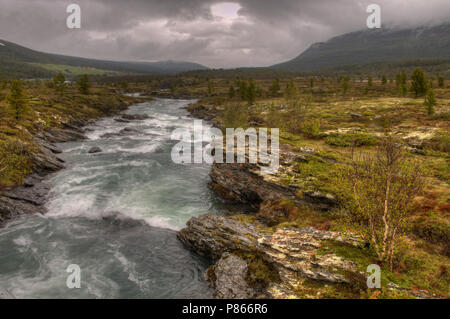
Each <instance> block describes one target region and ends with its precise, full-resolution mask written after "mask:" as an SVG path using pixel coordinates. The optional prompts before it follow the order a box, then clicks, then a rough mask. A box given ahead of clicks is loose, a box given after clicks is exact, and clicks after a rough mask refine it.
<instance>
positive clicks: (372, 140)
mask: <svg viewBox="0 0 450 319" xmlns="http://www.w3.org/2000/svg"><path fill="white" fill-rule="evenodd" d="M325 142H326V143H327V144H329V145H332V146H340V147H348V146H352V145H355V146H370V145H376V144H378V139H377V138H376V137H375V136H372V135H370V134H367V133H349V134H331V135H328V137H327V138H326V140H325Z"/></svg>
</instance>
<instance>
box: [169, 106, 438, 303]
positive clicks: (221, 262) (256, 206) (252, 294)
mask: <svg viewBox="0 0 450 319" xmlns="http://www.w3.org/2000/svg"><path fill="white" fill-rule="evenodd" d="M187 110H188V111H189V112H190V114H191V116H193V117H195V118H200V119H203V120H206V121H208V122H209V123H210V124H211V125H213V126H216V127H220V123H219V122H218V121H217V120H216V114H215V112H216V110H215V109H214V108H213V107H211V106H204V105H199V104H193V105H190V106H189V107H188V108H187ZM311 153H314V150H312V149H309V148H306V147H305V148H302V150H301V151H300V152H293V151H292V150H291V149H290V148H289V147H287V146H286V145H280V170H290V169H292V167H291V164H290V163H292V162H293V160H298V159H299V158H300V160H302V158H303V159H305V160H307V157H308V156H309V155H311ZM259 172H260V169H259V167H258V165H256V164H248V163H246V164H218V163H214V164H213V166H212V168H211V172H210V177H211V181H210V184H209V186H210V188H211V189H212V190H213V191H214V192H215V193H216V194H217V195H218V197H219V198H220V199H221V200H223V201H225V202H228V203H233V204H242V205H245V207H246V211H245V213H244V214H240V215H238V214H230V215H226V216H218V215H212V214H205V215H202V216H199V217H193V218H191V219H190V220H189V221H188V222H187V224H186V228H183V229H182V230H180V231H179V232H178V234H177V237H178V239H179V240H180V241H181V242H182V243H184V244H185V246H186V247H188V248H189V249H191V250H193V251H194V252H196V253H198V254H200V255H203V256H206V257H209V258H210V259H211V260H212V262H213V265H212V266H211V267H210V268H209V269H208V270H207V271H206V272H205V280H206V281H207V282H208V283H209V285H210V287H211V288H212V289H213V291H214V292H213V295H214V297H216V298H238V299H241V298H243V299H245V298H282V299H286V298H368V297H370V295H368V293H369V292H368V290H367V282H366V281H367V276H368V274H367V273H365V272H364V271H365V269H364V271H362V270H361V269H362V268H361V267H358V265H357V264H356V263H355V262H354V261H351V260H346V259H344V258H342V257H340V256H337V255H336V254H335V253H333V252H330V251H325V250H324V249H323V247H324V246H325V245H327V244H329V243H332V244H338V245H343V246H345V247H353V248H354V249H361V248H362V247H363V245H364V242H363V240H361V239H360V238H357V237H355V236H352V235H349V234H343V233H340V232H333V231H327V230H323V229H316V228H313V227H303V228H294V227H279V228H278V227H276V228H272V227H270V226H274V225H276V224H278V223H279V222H278V219H280V220H283V218H285V217H286V215H288V214H289V209H290V208H287V209H285V208H282V209H279V208H277V205H278V206H279V204H280V203H279V201H281V200H283V199H287V200H289V201H291V202H293V203H295V204H296V205H298V206H300V207H301V206H304V207H309V208H313V209H315V210H316V211H329V210H332V209H333V208H334V207H335V206H336V205H337V201H336V199H335V198H334V196H332V195H330V194H323V193H321V192H319V191H311V190H302V189H299V188H297V187H290V186H285V185H282V184H280V183H279V182H277V181H275V180H274V179H272V178H271V177H270V176H263V175H261V174H260V173H259ZM243 207H244V206H243ZM272 221H275V222H274V223H272ZM366 266H367V265H366ZM387 290H388V291H391V292H392V293H393V294H396V295H397V296H400V298H402V297H403V298H404V297H405V296H406V297H413V298H438V296H437V295H434V294H432V293H429V292H427V291H423V290H407V289H401V288H399V287H398V286H396V285H395V284H392V283H390V284H389V285H388V287H387Z"/></svg>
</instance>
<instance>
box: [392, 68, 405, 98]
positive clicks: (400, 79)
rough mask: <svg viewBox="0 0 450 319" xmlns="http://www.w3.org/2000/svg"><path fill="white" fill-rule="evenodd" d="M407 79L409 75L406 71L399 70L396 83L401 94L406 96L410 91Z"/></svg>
mask: <svg viewBox="0 0 450 319" xmlns="http://www.w3.org/2000/svg"><path fill="white" fill-rule="evenodd" d="M407 81H408V77H407V75H406V72H405V71H402V72H399V73H398V74H397V76H396V77H395V85H396V86H397V90H398V92H399V94H400V95H401V96H405V95H406V94H407V93H408V87H407Z"/></svg>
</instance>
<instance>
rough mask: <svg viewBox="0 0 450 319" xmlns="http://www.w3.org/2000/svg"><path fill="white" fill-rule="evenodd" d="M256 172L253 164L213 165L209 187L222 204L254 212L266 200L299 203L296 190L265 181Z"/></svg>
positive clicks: (256, 168)
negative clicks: (286, 200) (243, 206)
mask: <svg viewBox="0 0 450 319" xmlns="http://www.w3.org/2000/svg"><path fill="white" fill-rule="evenodd" d="M256 170H259V168H258V167H257V166H256V165H254V164H218V163H214V164H213V166H212V168H211V172H210V174H209V176H210V177H211V182H210V183H209V186H210V187H211V189H213V190H214V191H215V192H216V193H217V195H218V196H219V197H220V198H221V199H222V200H223V201H224V202H229V203H239V204H246V205H249V206H251V207H252V208H254V209H255V210H257V209H259V206H260V204H261V203H262V202H264V201H267V200H275V199H279V198H289V199H291V200H293V201H301V199H300V198H298V197H297V196H296V189H292V188H289V187H286V186H283V185H280V184H276V183H273V182H270V181H266V180H265V179H264V178H263V177H262V176H261V175H259V174H258V173H256Z"/></svg>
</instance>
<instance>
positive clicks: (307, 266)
mask: <svg viewBox="0 0 450 319" xmlns="http://www.w3.org/2000/svg"><path fill="white" fill-rule="evenodd" d="M178 238H179V239H180V240H181V241H182V242H183V243H184V244H185V245H187V246H188V247H190V248H191V249H193V250H194V251H196V252H198V253H200V254H202V255H206V256H210V257H212V258H213V260H215V261H217V260H220V259H221V258H222V256H228V255H224V254H228V253H233V252H247V253H250V254H256V255H258V256H259V257H260V258H262V260H263V261H264V262H265V263H267V264H268V265H270V266H271V267H272V268H273V269H275V271H276V272H278V277H279V278H280V280H279V281H277V282H269V283H267V286H266V288H265V292H264V293H263V294H264V295H266V296H269V297H271V298H288V297H292V296H294V295H295V291H294V290H293V289H294V288H293V287H294V286H295V285H293V283H294V282H296V281H298V279H299V278H307V279H310V280H317V281H320V282H325V283H328V284H337V283H349V282H350V280H349V279H348V278H347V277H346V276H344V275H343V272H357V270H356V265H355V264H354V263H353V262H351V261H348V260H345V259H343V258H341V257H338V256H336V255H334V254H331V253H330V254H324V255H320V254H317V251H318V250H319V249H320V247H321V242H322V241H326V240H334V241H337V242H341V243H345V244H348V245H359V244H360V240H359V239H358V238H355V237H350V236H343V235H342V234H340V233H338V232H330V231H323V230H317V229H314V228H301V229H295V228H285V229H277V230H276V231H275V232H274V233H273V232H270V231H267V230H264V229H263V227H259V226H258V225H257V224H253V223H247V222H243V221H241V220H239V218H238V217H236V216H217V215H211V214H206V215H202V216H200V217H194V218H191V219H190V220H189V221H188V223H187V227H186V228H184V229H182V230H181V231H180V232H179V233H178ZM232 261H236V260H235V259H232V260H231V261H228V262H227V265H230V264H231V262H232ZM223 262H225V261H222V263H223ZM236 265H237V264H236ZM239 267H240V268H239V271H236V273H242V263H240V264H239ZM227 271H228V272H230V273H231V270H227ZM236 273H233V274H234V275H236ZM233 278H238V277H237V276H234V277H233ZM210 281H211V279H210ZM242 285H244V283H242ZM216 286H217V284H216Z"/></svg>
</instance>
